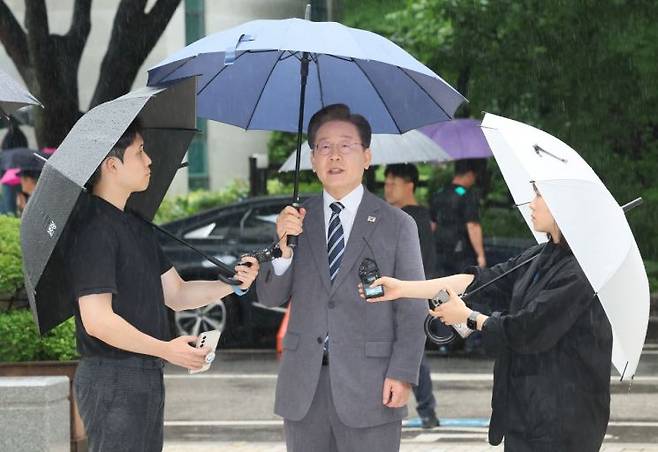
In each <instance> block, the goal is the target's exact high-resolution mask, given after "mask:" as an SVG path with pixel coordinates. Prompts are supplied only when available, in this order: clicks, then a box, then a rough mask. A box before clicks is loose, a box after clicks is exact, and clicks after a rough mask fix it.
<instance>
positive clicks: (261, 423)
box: [164, 419, 658, 437]
mask: <svg viewBox="0 0 658 452" xmlns="http://www.w3.org/2000/svg"><path fill="white" fill-rule="evenodd" d="M164 425H165V427H270V426H281V425H283V421H282V420H279V419H272V420H267V419H262V420H259V419H255V420H244V421H220V420H217V421H173V420H172V421H165V423H164ZM608 426H609V427H647V428H654V427H658V422H655V421H610V422H608ZM435 430H440V431H442V433H440V434H442V435H443V434H448V432H457V433H464V434H466V433H468V434H475V435H483V434H486V432H487V428H485V427H436V428H435ZM404 431H408V432H414V431H422V429H420V428H404ZM427 434H428V435H431V434H434V433H427ZM608 436H609V435H606V437H608ZM451 437H454V436H451Z"/></svg>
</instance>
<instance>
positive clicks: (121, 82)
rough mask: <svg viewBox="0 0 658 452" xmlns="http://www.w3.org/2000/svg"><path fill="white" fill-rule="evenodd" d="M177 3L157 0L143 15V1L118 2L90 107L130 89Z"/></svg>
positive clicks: (175, 1) (144, 4) (125, 0)
mask: <svg viewBox="0 0 658 452" xmlns="http://www.w3.org/2000/svg"><path fill="white" fill-rule="evenodd" d="M180 2H181V0H158V2H157V3H156V4H155V5H154V6H153V7H152V8H151V10H150V12H149V13H148V14H146V13H145V11H144V9H145V7H146V0H122V1H121V3H120V4H119V8H118V9H117V13H116V16H115V18H114V24H113V26H112V36H111V38H110V44H109V46H108V48H107V52H106V53H105V56H104V57H103V62H102V64H101V71H100V77H99V79H98V84H97V85H96V90H95V91H94V95H93V97H92V100H91V104H90V108H92V107H94V106H96V105H98V104H100V103H103V102H106V101H108V100H110V99H114V98H115V97H117V96H120V95H123V94H125V93H127V92H128V91H130V87H131V86H132V83H133V81H134V80H135V77H136V75H137V72H138V71H139V68H140V67H141V66H142V64H143V63H144V60H145V59H146V57H147V56H148V54H149V53H150V52H151V50H153V47H154V46H155V44H156V43H157V42H158V40H159V39H160V36H161V35H162V32H163V31H164V30H165V28H166V27H167V25H168V24H169V21H170V20H171V17H172V16H173V14H174V12H175V11H176V8H178V5H180Z"/></svg>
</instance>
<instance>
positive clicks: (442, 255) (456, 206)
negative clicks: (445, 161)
mask: <svg viewBox="0 0 658 452" xmlns="http://www.w3.org/2000/svg"><path fill="white" fill-rule="evenodd" d="M484 165H486V161H485V160H483V159H465V160H457V161H455V174H454V177H453V179H452V181H451V182H450V183H449V184H448V185H446V186H444V187H443V188H442V189H441V190H440V191H439V192H438V193H436V194H435V195H434V197H433V198H432V200H431V202H430V214H431V216H432V220H433V221H434V224H435V232H434V237H435V242H436V258H437V276H446V275H452V274H455V273H459V272H461V271H463V270H464V269H465V268H466V267H469V266H471V265H477V266H479V267H484V266H486V265H487V259H486V257H485V254H484V240H483V236H482V226H481V225H480V197H479V195H478V192H477V191H476V190H475V189H474V185H475V184H476V183H477V182H478V178H479V176H480V175H481V174H482V173H483V170H484ZM480 345H481V337H480V333H479V332H477V331H476V332H474V333H473V334H471V335H470V336H469V337H468V338H466V340H462V339H461V338H460V337H457V338H455V340H454V341H453V342H452V343H450V344H447V345H442V346H441V347H439V352H440V353H442V354H450V353H451V352H454V351H456V350H459V349H460V348H462V347H463V349H464V352H465V353H467V354H472V353H477V354H482V347H481V346H480Z"/></svg>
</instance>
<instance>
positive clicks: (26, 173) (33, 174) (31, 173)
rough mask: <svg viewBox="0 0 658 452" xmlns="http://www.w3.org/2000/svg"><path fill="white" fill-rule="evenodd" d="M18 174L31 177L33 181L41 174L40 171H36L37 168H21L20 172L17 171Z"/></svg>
mask: <svg viewBox="0 0 658 452" xmlns="http://www.w3.org/2000/svg"><path fill="white" fill-rule="evenodd" d="M19 175H20V176H21V177H29V178H31V179H34V181H35V182H36V181H38V180H39V176H41V171H37V170H21V171H20V173H19Z"/></svg>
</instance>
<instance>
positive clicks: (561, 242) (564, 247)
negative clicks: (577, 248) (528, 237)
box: [532, 182, 571, 251]
mask: <svg viewBox="0 0 658 452" xmlns="http://www.w3.org/2000/svg"><path fill="white" fill-rule="evenodd" d="M532 189H533V190H534V191H535V194H536V195H537V196H541V193H539V190H538V189H537V186H536V185H535V183H534V182H532ZM551 216H553V213H552V212H551ZM553 222H554V223H555V228H556V229H557V231H558V233H559V234H560V237H559V240H558V242H557V243H556V244H555V245H556V246H557V247H558V248H560V249H562V250H565V251H571V247H570V246H569V242H567V239H566V238H564V234H562V231H561V230H560V227H559V226H558V225H557V222H555V217H553ZM546 237H548V240H549V241H553V236H552V235H551V233H550V232H547V233H546Z"/></svg>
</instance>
